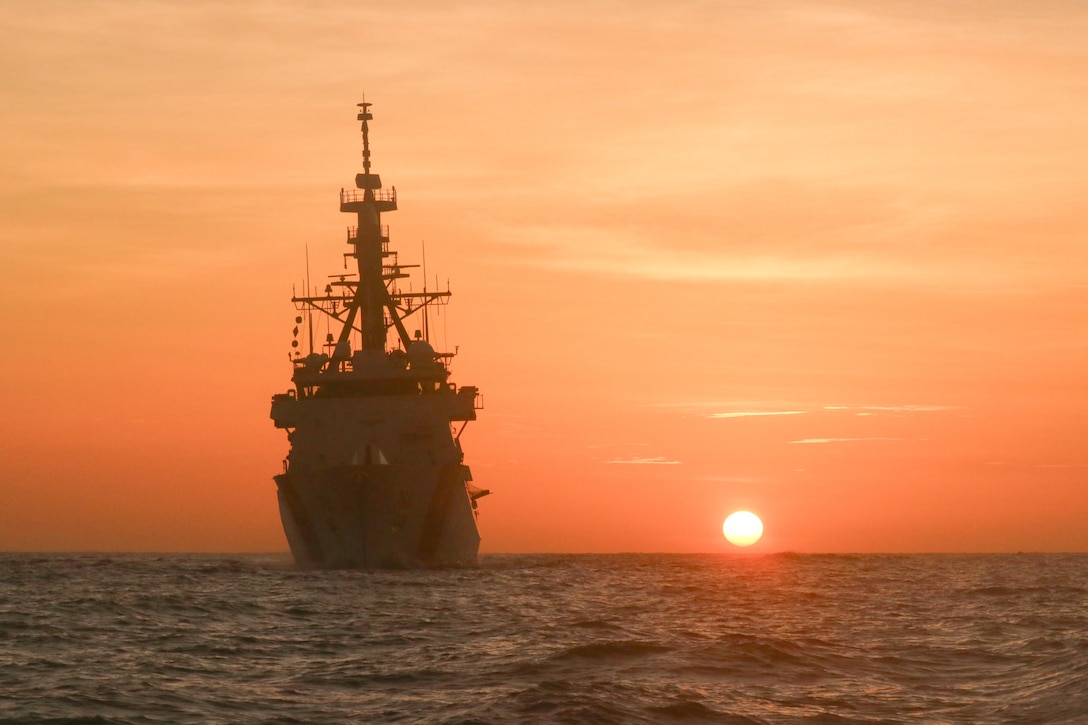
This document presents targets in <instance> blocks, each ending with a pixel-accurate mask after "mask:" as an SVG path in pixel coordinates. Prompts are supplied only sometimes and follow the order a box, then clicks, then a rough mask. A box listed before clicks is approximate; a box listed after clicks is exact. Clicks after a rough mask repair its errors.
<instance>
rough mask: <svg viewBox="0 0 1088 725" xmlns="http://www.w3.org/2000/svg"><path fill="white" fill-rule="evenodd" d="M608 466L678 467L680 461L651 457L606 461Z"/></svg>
mask: <svg viewBox="0 0 1088 725" xmlns="http://www.w3.org/2000/svg"><path fill="white" fill-rule="evenodd" d="M606 463H610V464H620V465H635V466H678V465H680V461H670V460H668V459H667V458H665V457H664V456H653V457H652V458H613V459H612V460H611V461H606Z"/></svg>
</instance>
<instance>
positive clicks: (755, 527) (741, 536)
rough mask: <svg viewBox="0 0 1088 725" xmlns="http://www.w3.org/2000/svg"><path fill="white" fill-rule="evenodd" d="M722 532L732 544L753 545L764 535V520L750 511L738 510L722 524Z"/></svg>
mask: <svg viewBox="0 0 1088 725" xmlns="http://www.w3.org/2000/svg"><path fill="white" fill-rule="evenodd" d="M722 532H723V533H724V534H725V538H726V539H728V540H729V543H730V544H736V545H737V546H751V545H752V544H754V543H756V542H757V541H759V538H760V537H761V536H763V522H762V521H760V520H759V517H758V516H756V515H755V514H753V513H751V512H749V511H736V512H734V513H732V514H730V515H729V518H727V519H726V520H725V523H724V524H722Z"/></svg>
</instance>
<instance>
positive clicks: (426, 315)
mask: <svg viewBox="0 0 1088 725" xmlns="http://www.w3.org/2000/svg"><path fill="white" fill-rule="evenodd" d="M419 246H420V247H422V248H423V339H424V340H426V341H427V342H430V341H431V314H430V312H431V305H430V302H431V301H430V300H429V299H427V241H426V240H424V239H421V240H420V241H419Z"/></svg>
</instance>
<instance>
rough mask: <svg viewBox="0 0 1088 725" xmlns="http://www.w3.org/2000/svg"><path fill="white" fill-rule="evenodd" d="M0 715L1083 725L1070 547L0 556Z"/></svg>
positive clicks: (1086, 673) (1079, 562)
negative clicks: (395, 561)
mask: <svg viewBox="0 0 1088 725" xmlns="http://www.w3.org/2000/svg"><path fill="white" fill-rule="evenodd" d="M0 722H3V723H10V722H43V723H44V722H49V723H61V722H79V723H186V722H193V723H236V722H268V723H333V722H433V723H674V722H676V723H686V722H693V723H694V722H706V723H745V724H749V723H1088V555H1007V556H990V555H978V556H959V555H947V556H945V555H940V556H938V555H911V556H891V555H887V556H868V555H865V556H837V555H792V554H778V555H720V556H719V555H705V556H689V555H615V556H597V555H577V556H546V555H532V556H513V555H510V556H505V555H504V556H499V555H492V556H484V557H481V566H480V567H478V568H476V569H454V570H436V571H387V572H352V571H332V572H313V571H297V570H295V569H294V567H293V566H292V564H291V563H290V561H289V559H288V558H287V557H286V556H231V555H223V556H208V555H178V556H173V555H170V556H148V555H28V554H7V555H0Z"/></svg>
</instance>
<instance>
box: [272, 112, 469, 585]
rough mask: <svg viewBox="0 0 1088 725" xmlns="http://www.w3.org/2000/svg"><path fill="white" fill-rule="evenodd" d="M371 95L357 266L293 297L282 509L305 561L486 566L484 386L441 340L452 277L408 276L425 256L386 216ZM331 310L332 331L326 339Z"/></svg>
mask: <svg viewBox="0 0 1088 725" xmlns="http://www.w3.org/2000/svg"><path fill="white" fill-rule="evenodd" d="M370 106H371V104H369V103H360V104H359V113H358V116H357V118H358V120H359V121H360V122H361V123H362V137H363V138H362V144H363V154H362V155H363V170H362V173H359V174H357V175H356V177H355V187H356V188H355V189H351V190H343V189H342V190H341V191H340V211H341V212H344V213H347V214H351V215H353V217H354V220H353V221H354V224H353V225H352V226H349V227H348V230H347V244H348V247H349V248H350V251H348V252H346V253H345V254H344V258H345V266H346V267H347V266H349V265H350V267H352V269H351V271H349V272H346V273H344V274H340V275H334V276H332V277H330V278H329V282H328V283H327V284H326V285H325V286H324V289H323V290H318V289H314V288H312V287H311V286H310V282H309V280H308V279H307V281H306V283H305V286H306V289H305V290H304V292H303V294H301V295H300V294H297V293H296V294H295V295H294V296H293V297H292V300H291V301H292V302H293V303H294V304H295V308H296V309H297V310H298V316H297V317H296V318H295V323H296V325H295V329H294V334H295V339H294V341H293V342H292V345H293V346H294V347H295V351H294V352H293V353H292V356H291V364H292V367H293V374H292V376H291V381H292V383H293V387H292V389H291V390H289V391H287V392H286V393H281V394H277V395H274V396H272V413H271V417H272V419H273V420H274V421H275V424H276V427H277V428H284V429H286V431H287V438H288V441H289V442H290V446H291V450H290V452H289V453H288V455H287V458H286V459H285V461H284V470H283V473H281V474H280V475H278V476H276V477H275V481H276V485H277V488H278V496H279V507H280V516H281V518H282V520H283V528H284V532H285V533H286V535H287V540H288V543H289V544H290V547H291V553H292V554H293V555H294V558H295V561H296V562H297V563H298V564H299V565H300V566H304V567H317V568H334V567H336V568H340V567H343V568H385V567H410V566H446V565H467V564H474V563H475V562H476V554H477V551H478V550H479V545H480V536H479V533H478V530H477V527H476V499H478V498H480V497H481V496H484V495H486V494H487V493H488V491H485V490H482V489H479V488H476V487H474V486H473V485H472V484H471V481H472V475H471V473H470V471H469V468H468V466H466V465H464V454H463V452H462V450H461V442H460V439H461V433H462V432H463V431H464V428H465V426H466V425H467V424H468V422H469V421H472V420H475V419H476V411H477V410H478V409H479V408H480V407H481V406H480V403H479V401H480V397H479V393H478V391H477V389H476V388H475V387H472V386H467V385H465V386H461V387H458V386H456V385H454V384H453V383H452V382H451V381H450V371H449V363H450V360H451V359H452V358H453V353H449V352H436V351H435V349H434V347H432V345H431V342H430V339H429V337H430V335H429V324H428V315H429V310H430V308H432V307H434V306H437V305H444V304H446V303H447V302H448V300H449V297H450V292H449V289H445V290H440V291H428V290H427V289H426V287H425V286H424V287H423V288H421V290H420V291H414V292H413V291H411V289H410V288H409V289H408V290H407V291H406V290H405V289H404V288H403V284H404V282H403V280H406V279H408V278H409V276H410V275H409V273H408V272H406V271H405V270H407V269H409V268H412V267H416V266H417V265H405V264H400V263H399V261H398V257H397V253H396V252H395V251H393V250H392V249H391V248H390V242H389V227H388V226H386V225H385V224H383V223H382V214H384V213H388V212H392V211H396V209H397V192H396V187H391V188H389V189H386V188H384V187H383V186H382V181H381V178H380V177H379V176H378V174H376V173H372V172H371V163H370V138H369V122H370V121H371V120H372V118H373V116H372V114H371V112H370ZM308 276H309V274H308V273H307V277H308ZM315 317H316V318H317V319H316V320H315ZM319 322H324V323H327V325H328V332H327V333H326V335H325V338H324V341H323V342H320V341H319V345H318V346H317V347H315V340H314V337H315V330H316V329H318V327H319ZM409 323H411V329H412V332H411V333H409ZM417 326H418V327H417ZM321 329H322V330H324V327H321ZM300 331H301V332H302V333H303V334H302V337H303V339H302V340H301V341H300V339H299V334H300ZM300 345H303V346H307V347H308V353H307V354H303V352H302V351H301V350H299V349H298V348H299V346H300Z"/></svg>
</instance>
